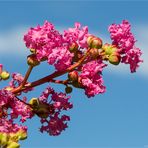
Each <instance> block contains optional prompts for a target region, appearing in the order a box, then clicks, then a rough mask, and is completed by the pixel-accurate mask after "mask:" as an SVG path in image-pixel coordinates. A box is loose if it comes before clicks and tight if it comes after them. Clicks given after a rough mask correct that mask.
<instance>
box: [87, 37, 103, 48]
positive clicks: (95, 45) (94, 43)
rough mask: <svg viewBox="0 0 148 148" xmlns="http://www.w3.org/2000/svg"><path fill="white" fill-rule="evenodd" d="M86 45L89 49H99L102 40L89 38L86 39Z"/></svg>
mask: <svg viewBox="0 0 148 148" xmlns="http://www.w3.org/2000/svg"><path fill="white" fill-rule="evenodd" d="M87 44H88V46H89V47H90V48H97V49H99V48H101V47H102V40H101V39H100V38H98V37H94V36H89V37H88V38H87Z"/></svg>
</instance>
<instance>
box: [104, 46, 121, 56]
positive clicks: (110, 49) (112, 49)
mask: <svg viewBox="0 0 148 148" xmlns="http://www.w3.org/2000/svg"><path fill="white" fill-rule="evenodd" d="M102 49H103V50H104V51H105V54H106V55H111V54H112V53H114V52H117V50H118V49H117V47H116V46H114V45H111V44H104V45H103V46H102Z"/></svg>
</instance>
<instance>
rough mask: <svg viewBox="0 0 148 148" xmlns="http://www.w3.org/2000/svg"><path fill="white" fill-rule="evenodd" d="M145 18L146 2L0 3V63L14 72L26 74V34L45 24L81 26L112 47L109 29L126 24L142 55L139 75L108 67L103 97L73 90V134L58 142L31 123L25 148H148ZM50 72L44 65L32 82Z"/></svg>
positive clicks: (147, 36) (147, 27) (67, 133)
mask: <svg viewBox="0 0 148 148" xmlns="http://www.w3.org/2000/svg"><path fill="white" fill-rule="evenodd" d="M147 14H148V2H147V1H122V2H121V1H120V2H118V1H104V2H103V1H81V2H79V1H70V2H68V1H55V2H54V1H31V2H29V1H22V2H19V1H6V2H4V1H0V63H2V64H4V66H5V68H6V69H7V70H8V71H10V72H16V71H18V72H21V73H22V74H24V73H25V71H26V69H27V67H26V61H25V59H26V56H27V54H29V52H28V51H27V49H26V48H25V45H24V43H23V40H22V38H23V34H24V33H25V32H26V31H27V29H28V28H29V27H33V26H36V25H37V24H43V22H44V21H45V20H48V21H50V22H52V23H53V24H54V25H55V26H56V28H57V29H60V31H62V30H63V29H66V28H68V27H72V26H73V25H74V22H80V23H82V24H83V25H88V27H89V31H90V33H94V34H96V35H97V36H100V37H102V38H103V40H105V41H110V39H109V33H108V31H107V27H108V26H109V25H110V24H111V23H114V22H116V23H120V22H121V21H122V20H123V19H127V20H129V21H130V22H131V24H132V30H133V33H134V34H135V37H136V38H137V40H138V42H137V46H139V47H140V48H141V49H142V51H143V59H144V63H143V64H142V65H141V67H140V68H139V69H138V72H137V73H135V74H131V73H130V72H129V67H128V65H120V66H117V67H116V66H111V65H109V66H108V67H107V68H106V69H105V70H104V73H103V77H104V81H105V85H106V87H107V92H106V93H105V94H103V95H97V96H96V97H94V98H92V99H87V97H86V96H85V95H84V92H83V91H80V90H74V92H73V94H72V98H71V101H72V102H73V103H74V108H73V109H72V110H71V111H69V112H68V114H69V115H70V116H71V121H70V122H69V128H68V129H66V131H65V132H63V133H62V134H61V135H60V136H58V137H50V136H48V135H47V134H41V133H40V132H39V131H38V127H39V126H40V124H39V120H38V119H36V118H35V119H34V120H32V121H29V122H28V123H27V125H28V126H29V136H28V139H27V140H26V141H23V142H22V148H28V147H29V148H47V147H48V148H63V147H64V148H65V147H67V148H82V147H88V148H94V147H95V148H102V147H104V148H105V147H108V148H109V147H112V148H114V147H115V148H117V147H128V148H130V147H138V148H143V147H145V148H146V147H148V107H147V106H148V92H147V90H148V51H147V49H148V47H147V46H148V45H147V41H148V17H147ZM48 69H49V71H48ZM49 72H51V71H50V67H49V66H48V65H46V64H43V65H41V66H40V67H37V68H36V69H35V70H34V71H33V73H32V75H31V78H30V81H32V80H33V79H34V78H36V79H37V78H40V77H42V76H43V75H45V74H46V75H47V74H48V73H49ZM4 85H6V84H4V83H2V84H1V86H0V87H3V86H4ZM45 87H46V85H43V86H42V87H38V88H37V89H36V90H37V91H36V92H35V93H32V94H29V95H28V98H30V97H37V96H38V95H40V93H41V92H42V89H43V88H45ZM56 89H57V90H60V89H63V88H62V87H61V86H56Z"/></svg>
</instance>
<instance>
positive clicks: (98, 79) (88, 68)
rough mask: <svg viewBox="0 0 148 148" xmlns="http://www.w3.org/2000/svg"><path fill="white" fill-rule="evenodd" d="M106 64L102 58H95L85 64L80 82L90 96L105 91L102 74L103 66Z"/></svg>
mask: <svg viewBox="0 0 148 148" xmlns="http://www.w3.org/2000/svg"><path fill="white" fill-rule="evenodd" d="M105 66H106V65H105V64H104V63H102V61H101V60H94V61H91V62H88V63H87V64H85V65H83V67H82V73H81V74H80V82H81V83H82V85H83V86H84V88H85V94H86V95H87V96H88V97H94V96H95V95H96V94H99V93H104V92H105V86H104V85H103V79H102V76H101V73H102V70H103V67H105Z"/></svg>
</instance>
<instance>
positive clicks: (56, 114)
mask: <svg viewBox="0 0 148 148" xmlns="http://www.w3.org/2000/svg"><path fill="white" fill-rule="evenodd" d="M49 97H50V98H49ZM69 99H70V97H69V96H66V94H65V93H62V92H60V93H57V92H55V91H54V90H53V89H52V88H51V87H50V86H48V87H47V88H46V89H45V90H44V92H43V93H42V94H41V96H40V97H39V101H40V102H44V103H46V104H48V106H49V108H51V113H50V114H49V116H48V118H46V119H45V118H41V124H42V126H41V128H40V131H41V132H47V133H49V135H52V136H57V135H59V134H61V132H62V131H63V130H65V128H67V127H68V126H67V121H69V120H70V117H69V116H66V115H62V116H61V115H60V113H61V111H63V110H69V109H71V108H72V107H73V105H72V103H70V102H69Z"/></svg>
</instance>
